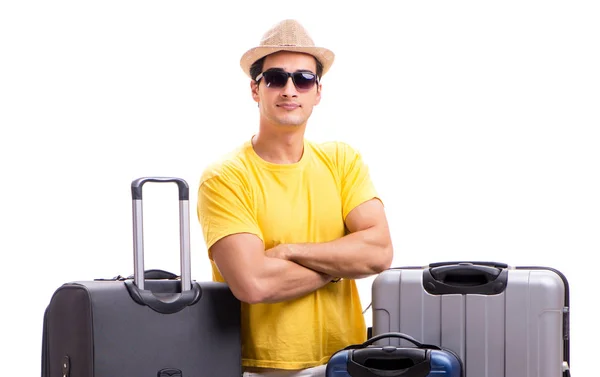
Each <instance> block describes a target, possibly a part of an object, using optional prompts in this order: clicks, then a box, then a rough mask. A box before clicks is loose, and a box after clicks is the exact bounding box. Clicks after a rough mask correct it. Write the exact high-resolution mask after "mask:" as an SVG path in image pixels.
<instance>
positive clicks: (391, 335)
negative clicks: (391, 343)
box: [350, 332, 440, 350]
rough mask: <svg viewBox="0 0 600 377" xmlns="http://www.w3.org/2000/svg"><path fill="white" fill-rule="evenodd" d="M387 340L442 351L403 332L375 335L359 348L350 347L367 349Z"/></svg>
mask: <svg viewBox="0 0 600 377" xmlns="http://www.w3.org/2000/svg"><path fill="white" fill-rule="evenodd" d="M386 338H399V339H404V340H408V341H409V342H411V343H412V344H414V345H415V346H417V347H418V348H433V349H437V350H439V349H440V347H438V346H434V345H431V344H423V343H421V342H419V341H418V340H416V339H415V338H413V337H412V336H410V335H406V334H403V333H401V332H386V333H382V334H379V335H375V336H374V337H372V338H370V339H368V340H367V341H366V342H364V343H362V344H360V345H358V346H350V347H352V348H365V347H368V346H370V345H372V344H373V343H375V342H376V341H378V340H381V339H386Z"/></svg>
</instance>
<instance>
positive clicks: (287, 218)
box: [198, 140, 377, 369]
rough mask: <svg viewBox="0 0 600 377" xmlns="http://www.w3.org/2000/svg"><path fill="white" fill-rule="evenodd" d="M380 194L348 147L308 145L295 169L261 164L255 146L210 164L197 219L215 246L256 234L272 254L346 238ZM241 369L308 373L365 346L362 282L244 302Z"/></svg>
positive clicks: (218, 277)
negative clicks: (359, 212) (358, 211)
mask: <svg viewBox="0 0 600 377" xmlns="http://www.w3.org/2000/svg"><path fill="white" fill-rule="evenodd" d="M376 197H377V193H376V191H375V188H374V186H373V184H372V182H371V179H370V177H369V173H368V169H367V167H366V165H365V164H364V162H363V160H362V158H361V156H360V154H359V153H358V152H357V151H355V150H354V149H353V148H351V147H350V146H349V145H347V144H345V143H342V142H328V143H323V144H317V143H312V142H309V141H306V140H305V142H304V153H303V155H302V158H301V160H300V161H299V162H297V163H294V164H281V165H280V164H272V163H269V162H267V161H265V160H263V159H261V158H260V157H259V156H258V155H257V154H256V152H255V151H254V149H253V148H252V144H251V142H250V141H248V142H246V143H245V144H244V145H243V146H241V147H240V148H238V149H237V150H235V151H234V152H233V153H231V154H229V155H228V156H226V157H225V158H224V159H223V160H221V161H219V162H218V163H215V164H213V165H211V166H209V167H208V168H207V169H206V170H205V171H204V173H203V175H202V178H201V181H200V187H199V192H198V218H199V221H200V224H201V226H202V231H203V233H204V238H205V241H206V244H207V248H208V250H209V252H208V254H209V258H210V260H211V263H212V271H213V279H214V280H215V281H220V282H223V281H224V279H223V277H222V276H221V274H220V273H219V270H218V268H217V266H216V265H215V263H214V261H213V260H212V255H211V253H210V247H211V246H212V245H213V244H214V243H215V242H217V241H218V240H219V239H221V238H223V237H225V236H227V235H230V234H234V233H241V232H244V233H253V234H256V235H257V236H258V237H259V238H260V239H262V241H263V242H264V245H265V249H270V248H272V247H273V246H275V245H277V244H280V243H305V242H327V241H331V240H335V239H338V238H340V237H343V236H344V235H345V234H346V227H345V225H344V219H345V218H346V216H347V215H348V213H349V212H350V211H351V210H352V209H353V208H355V207H356V206H358V205H359V204H361V203H363V202H365V201H367V200H369V199H372V198H376ZM241 325H242V364H243V365H244V366H253V367H265V368H280V369H302V368H308V367H313V366H317V365H322V364H325V363H326V362H327V361H328V360H329V358H330V357H331V355H332V354H333V353H334V352H336V351H338V350H340V349H342V348H344V347H346V346H348V345H350V344H356V343H361V342H364V341H365V340H366V326H365V321H364V317H363V314H362V305H361V302H360V298H359V294H358V290H357V287H356V282H355V281H354V280H352V279H342V280H341V281H340V282H338V283H330V284H327V285H326V286H324V287H322V288H321V289H319V290H317V291H315V292H313V293H310V294H307V295H305V296H303V297H300V298H297V299H294V300H290V301H286V302H280V303H274V304H253V305H250V304H246V303H242V324H241Z"/></svg>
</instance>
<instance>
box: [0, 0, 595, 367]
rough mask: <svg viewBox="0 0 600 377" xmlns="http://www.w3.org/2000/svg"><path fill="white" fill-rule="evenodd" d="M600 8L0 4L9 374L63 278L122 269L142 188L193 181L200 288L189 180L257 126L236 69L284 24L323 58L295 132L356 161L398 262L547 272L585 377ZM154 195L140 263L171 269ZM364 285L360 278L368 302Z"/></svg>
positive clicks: (161, 211) (590, 346) (590, 355)
mask: <svg viewBox="0 0 600 377" xmlns="http://www.w3.org/2000/svg"><path fill="white" fill-rule="evenodd" d="M392 3H397V4H395V5H394V7H395V8H394V9H392V8H391V4H392ZM599 8H600V7H599V5H598V3H597V2H595V1H575V0H573V1H540V2H534V1H528V0H521V1H501V2H500V1H498V2H491V1H405V2H391V1H390V2H384V1H373V0H371V1H361V2H334V1H327V2H325V1H302V2H297V3H289V2H287V3H286V2H277V1H248V2H243V3H242V2H240V3H232V2H228V1H215V2H212V3H210V4H207V3H206V2H200V1H195V2H192V1H177V2H175V1H169V2H167V1H162V2H159V1H148V0H145V1H129V0H120V1H102V2H88V1H27V0H21V1H4V2H2V4H1V5H0V126H1V136H0V157H1V160H0V161H1V162H0V164H1V165H0V166H1V169H2V174H1V176H0V177H1V179H2V181H1V185H0V190H1V192H0V193H1V195H0V221H1V223H0V225H1V226H0V232H1V236H0V252H1V255H2V257H1V262H0V263H1V269H2V274H3V277H2V280H3V289H2V296H1V297H2V298H1V300H0V305H1V306H0V316H1V320H0V331H1V332H0V346H1V350H0V359H1V360H0V365H2V370H3V371H4V372H3V373H2V374H6V372H8V371H9V370H10V371H12V372H13V374H14V372H16V371H18V374H19V375H22V376H35V375H39V373H40V372H39V371H40V355H41V337H42V317H43V312H44V309H45V307H46V305H47V304H48V302H49V300H50V298H51V296H52V293H53V292H54V290H55V289H56V288H58V287H59V286H60V285H61V284H62V283H64V282H68V281H72V280H80V279H81V280H90V279H93V278H109V277H113V276H115V275H117V274H121V275H128V274H131V273H132V230H131V227H132V226H131V196H130V190H129V185H130V182H131V181H132V180H133V179H135V178H137V177H141V176H147V175H155V176H178V177H182V178H184V179H186V180H187V181H188V183H189V184H190V191H191V193H192V195H191V203H190V204H191V206H190V208H191V211H190V221H191V225H192V229H191V237H192V253H193V254H192V263H193V269H192V270H193V271H192V272H193V273H192V275H193V278H194V279H196V280H210V269H209V264H208V262H207V258H206V252H205V249H204V244H203V239H202V234H201V232H200V228H199V225H198V222H197V218H196V213H195V203H196V198H195V192H196V190H197V185H198V179H199V177H200V174H201V172H202V170H203V169H204V168H205V167H206V165H207V164H208V163H209V162H211V161H213V160H214V159H215V158H217V157H218V156H219V155H221V154H222V153H224V152H226V151H228V150H230V149H231V148H233V147H235V146H237V145H238V144H239V143H241V142H243V141H245V140H247V139H248V138H249V137H250V136H251V135H252V133H253V132H254V131H255V130H256V127H257V119H258V118H257V116H258V113H257V108H256V104H255V103H254V102H253V101H252V99H251V97H250V91H249V80H248V79H247V77H246V76H245V75H244V74H243V73H242V71H241V69H240V68H239V58H240V57H241V55H242V54H243V52H245V51H246V50H247V49H248V48H250V47H253V46H254V45H256V44H257V43H258V41H259V39H260V37H261V36H262V34H263V33H264V32H265V31H266V30H267V29H268V28H269V27H270V26H271V25H273V24H274V23H276V22H278V21H279V20H281V19H283V18H297V19H298V20H300V21H301V22H302V23H303V24H304V26H305V27H306V28H307V29H308V30H309V32H310V33H311V35H312V36H313V38H314V39H315V41H316V43H317V44H319V45H324V46H326V47H329V48H331V49H332V50H333V51H334V52H335V53H336V61H335V63H334V65H333V67H332V70H331V71H330V72H329V73H328V74H327V75H326V76H325V77H324V80H323V87H324V92H323V96H324V97H323V100H322V102H321V104H320V105H319V106H318V107H317V108H316V109H315V112H314V113H313V117H312V118H311V120H310V122H309V130H308V134H307V137H309V138H311V139H313V140H317V141H319V140H331V139H337V140H343V141H346V142H348V143H350V144H352V145H354V146H355V147H356V148H358V149H359V150H360V151H361V152H362V153H363V155H364V158H365V160H366V161H367V162H368V164H369V166H370V167H371V171H372V177H373V180H374V181H375V183H376V185H377V187H378V189H379V191H380V193H381V195H382V196H383V198H384V200H385V203H386V208H387V213H388V216H389V222H390V226H391V230H392V236H393V241H394V245H395V258H394V265H396V266H401V265H425V264H428V263H430V262H435V261H444V260H461V259H467V260H469V259H471V260H494V261H500V262H506V263H508V264H510V265H543V266H551V267H555V268H558V269H559V270H561V271H562V272H564V273H565V274H566V275H567V278H568V279H569V282H570V288H571V292H570V293H571V307H572V316H571V336H572V341H571V348H572V350H571V364H572V370H573V371H574V372H575V374H574V375H575V376H578V375H590V374H589V373H591V372H592V371H593V370H596V369H597V368H595V367H594V359H595V358H596V353H597V350H596V349H597V346H596V345H597V341H598V338H599V335H600V334H599V332H598V326H597V323H598V320H597V318H598V312H597V310H595V309H593V305H595V304H596V302H597V299H596V297H597V295H598V293H597V289H596V287H597V286H598V283H597V281H598V277H597V273H596V272H597V270H598V267H597V265H595V262H593V261H594V260H597V255H598V251H600V232H599V229H600V148H599V147H598V145H599V144H600V131H599V127H600V114H599V111H600V110H599V104H600V89H599V88H600V69H598V67H600V52H599V47H600V43H599V36H600V22H599V21H598V20H599V19H600V9H599ZM158 186H160V185H155V186H150V185H148V186H146V188H145V196H144V198H145V202H144V203H145V207H144V210H145V214H146V218H145V227H146V228H145V242H146V249H145V251H146V267H147V268H163V269H167V270H173V271H175V272H178V271H179V270H178V269H179V267H178V222H177V200H176V196H175V188H174V186H173V187H171V185H163V186H161V187H158ZM283 221H284V219H283ZM371 281H372V279H365V280H362V281H360V282H359V286H360V289H361V295H362V298H363V306H364V307H366V306H367V305H368V303H369V302H370V284H371ZM366 315H367V321H368V322H369V323H370V311H369V312H367V314H366ZM592 368H594V369H592Z"/></svg>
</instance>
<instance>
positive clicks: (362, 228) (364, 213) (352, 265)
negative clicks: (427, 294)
mask: <svg viewBox="0 0 600 377" xmlns="http://www.w3.org/2000/svg"><path fill="white" fill-rule="evenodd" d="M346 227H347V228H348V230H349V231H350V233H349V234H348V235H346V236H344V237H341V238H339V239H337V240H333V241H330V242H323V243H302V244H286V245H284V246H285V247H278V248H277V249H273V250H272V251H268V252H267V255H270V256H275V257H277V258H281V259H284V260H289V261H292V262H296V263H298V264H301V265H303V266H306V267H308V268H309V269H312V270H316V271H320V272H322V273H324V274H327V275H331V276H335V277H341V278H350V279H359V278H363V277H367V276H370V275H374V274H378V273H380V272H381V271H383V270H385V269H387V268H389V267H390V264H391V263H392V257H393V248H392V241H391V238H390V232H389V227H388V223H387V219H386V216H385V212H384V208H383V204H382V203H381V202H380V201H379V200H378V199H371V200H368V201H366V202H364V203H362V204H360V205H358V206H357V207H356V208H354V209H353V210H352V211H350V213H349V214H348V216H347V217H346Z"/></svg>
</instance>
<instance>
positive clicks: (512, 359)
mask: <svg viewBox="0 0 600 377" xmlns="http://www.w3.org/2000/svg"><path fill="white" fill-rule="evenodd" d="M427 269H428V267H424V268H394V269H389V270H386V271H384V272H382V273H381V274H380V275H379V276H378V277H377V278H376V279H375V280H374V282H373V286H372V305H373V329H372V331H373V335H377V334H381V333H385V332H402V333H406V334H408V335H410V336H412V337H414V338H417V339H420V340H421V341H422V342H424V343H429V344H434V345H438V346H441V347H444V348H447V349H450V350H453V351H454V352H456V353H457V354H458V355H459V357H460V358H461V359H462V361H463V365H464V370H465V377H483V376H485V377H561V376H563V375H565V376H566V375H568V361H569V360H568V358H569V352H568V351H569V350H568V346H569V328H568V318H569V317H568V314H569V307H568V284H567V281H566V279H565V278H564V276H563V275H562V274H560V273H559V272H558V271H556V270H552V269H546V268H533V267H519V268H508V269H506V270H507V273H508V275H507V284H506V287H505V289H504V290H502V292H500V293H497V294H460V293H459V294H431V293H428V292H427V291H426V290H425V287H424V285H423V276H424V271H425V270H427ZM389 342H396V343H397V342H398V341H397V340H390V341H389ZM402 342H404V341H401V342H400V343H399V344H404V343H402ZM390 344H393V343H390Z"/></svg>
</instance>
